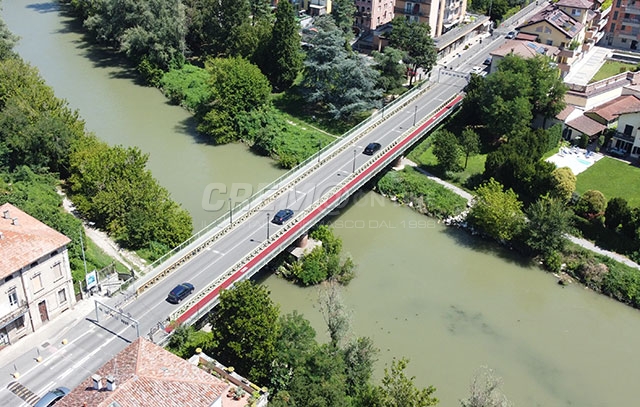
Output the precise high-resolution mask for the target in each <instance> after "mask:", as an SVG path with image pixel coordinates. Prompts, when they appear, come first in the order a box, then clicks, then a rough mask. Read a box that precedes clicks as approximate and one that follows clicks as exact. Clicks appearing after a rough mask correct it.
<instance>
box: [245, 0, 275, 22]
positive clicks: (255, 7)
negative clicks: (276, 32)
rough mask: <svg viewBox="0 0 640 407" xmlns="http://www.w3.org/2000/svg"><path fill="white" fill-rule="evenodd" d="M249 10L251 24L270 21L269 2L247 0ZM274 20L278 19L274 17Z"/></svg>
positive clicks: (264, 0)
mask: <svg viewBox="0 0 640 407" xmlns="http://www.w3.org/2000/svg"><path fill="white" fill-rule="evenodd" d="M278 5H280V4H278ZM249 8H250V10H251V17H252V18H251V21H252V23H253V24H255V23H256V22H260V21H267V22H270V21H271V19H272V16H273V14H272V13H271V2H270V1H269V0H249ZM276 18H278V17H277V16H276Z"/></svg>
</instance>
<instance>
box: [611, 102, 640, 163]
mask: <svg viewBox="0 0 640 407" xmlns="http://www.w3.org/2000/svg"><path fill="white" fill-rule="evenodd" d="M638 128H640V108H639V109H636V110H631V109H628V110H626V111H621V112H620V113H619V114H618V127H617V131H616V132H615V134H614V135H613V137H612V138H611V142H610V143H609V146H608V148H609V149H610V151H614V152H617V154H618V155H621V156H627V155H629V156H631V157H632V158H638V157H640V137H639V136H640V135H639V134H638Z"/></svg>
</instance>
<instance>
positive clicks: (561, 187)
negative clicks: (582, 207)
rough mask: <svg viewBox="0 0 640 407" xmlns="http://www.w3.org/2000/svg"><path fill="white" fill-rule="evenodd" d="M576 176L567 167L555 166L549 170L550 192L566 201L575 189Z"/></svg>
mask: <svg viewBox="0 0 640 407" xmlns="http://www.w3.org/2000/svg"><path fill="white" fill-rule="evenodd" d="M577 181H578V180H577V178H576V176H575V175H574V174H573V171H571V168H569V167H561V168H556V169H555V170H553V172H551V184H552V189H551V194H552V195H553V196H554V197H556V198H558V199H560V200H561V201H562V202H568V201H569V199H571V196H572V195H573V193H574V191H575V190H576V182H577Z"/></svg>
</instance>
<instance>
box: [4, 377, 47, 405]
mask: <svg viewBox="0 0 640 407" xmlns="http://www.w3.org/2000/svg"><path fill="white" fill-rule="evenodd" d="M7 389H8V390H9V391H11V392H12V393H13V394H15V395H16V396H18V397H20V398H21V399H22V400H24V401H25V402H26V403H27V404H29V405H30V406H32V405H34V404H35V403H36V402H37V401H38V399H40V397H38V395H37V394H35V393H34V392H32V391H31V390H29V389H27V388H26V387H24V386H23V385H22V384H20V383H18V382H11V383H9V384H8V385H7Z"/></svg>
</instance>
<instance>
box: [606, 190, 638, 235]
mask: <svg viewBox="0 0 640 407" xmlns="http://www.w3.org/2000/svg"><path fill="white" fill-rule="evenodd" d="M631 221H632V219H631V209H630V208H629V203H628V202H627V200H626V199H624V198H618V197H616V198H612V199H611V200H610V201H609V202H608V203H607V209H606V210H605V212H604V225H605V226H606V227H607V229H611V230H617V229H618V226H620V225H621V224H622V225H625V224H629V223H631Z"/></svg>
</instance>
